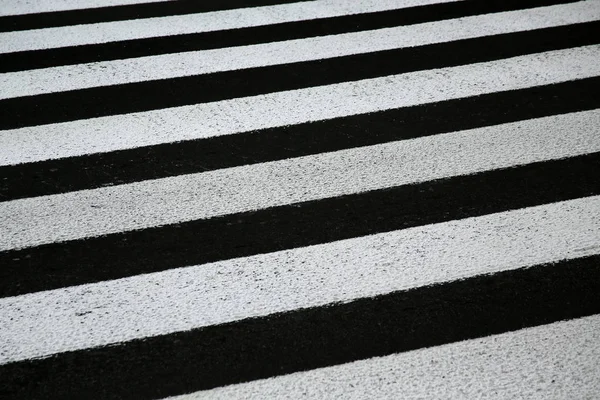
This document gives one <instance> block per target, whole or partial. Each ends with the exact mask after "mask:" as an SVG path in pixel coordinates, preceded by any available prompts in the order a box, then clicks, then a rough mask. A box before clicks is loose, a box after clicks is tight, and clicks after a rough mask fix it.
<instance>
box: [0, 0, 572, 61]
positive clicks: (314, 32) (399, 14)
mask: <svg viewBox="0 0 600 400" xmlns="http://www.w3.org/2000/svg"><path fill="white" fill-rule="evenodd" d="M575 1H578V0H528V1H523V0H510V1H458V2H451V3H442V4H433V5H427V6H419V7H410V8H405V9H399V10H390V11H381V12H375V13H366V14H356V15H347V16H341V17H333V18H322V19H316V20H307V21H297V22H288V23H280V24H272V25H267V26H258V27H249V28H240V29H231V30H223V31H216V32H203V33H196V34H185V35H174V36H164V37H153V38H146V39H135V40H126V41H119V42H111V43H102V44H93V45H85V46H72V47H62V48H55V49H44V50H31V51H22V52H15V53H6V54H0V72H14V71H21V70H27V69H36V68H48V67H56V66H60V65H72V64H80V63H89V62H97V61H108V60H118V59H125V58H135V57H143V56H151V55H157V54H167V53H180V52H186V51H196V50H207V49H216V48H224V47H232V46H244V45H251V44H257V43H268V42H276V41H284V40H293V39H301V38H308V37H316V36H325V35H335V34H340V33H347V32H358V31H365V30H371V29H381V28H389V27H394V26H401V25H412V24H418V23H423V22H432V21H441V20H447V19H452V18H459V17H466V16H472V15H480V14H486V13H493V12H502V11H510V10H518V9H527V8H533V7H538V6H549V5H554V4H563V3H571V2H575Z"/></svg>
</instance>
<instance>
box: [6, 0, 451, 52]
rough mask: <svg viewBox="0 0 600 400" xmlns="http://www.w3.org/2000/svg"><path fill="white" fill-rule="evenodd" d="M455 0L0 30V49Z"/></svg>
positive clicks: (322, 5) (304, 6) (374, 1)
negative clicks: (12, 30) (3, 31)
mask: <svg viewBox="0 0 600 400" xmlns="http://www.w3.org/2000/svg"><path fill="white" fill-rule="evenodd" d="M452 1H456V0H404V1H402V2H399V1H398V0H353V1H350V2H349V1H345V0H320V1H309V2H300V3H293V4H282V5H275V6H264V7H255V8H242V9H235V10H224V11H214V12H206V13H198V14H187V15H175V16H168V17H157V18H145V19H137V20H128V21H114V22H103V23H97V24H86V25H75V26H65V27H58V28H45V29H32V30H27V31H18V32H6V33H0V53H10V52H15V51H24V50H35V49H50V48H56V47H65V46H80V45H84V44H93V43H107V42H116V41H121V40H130V39H141V38H151V37H158V36H171V35H180V34H186V33H197V32H210V31H218V30H224V29H236V28H244V27H250V26H260V25H270V24H276V23H281V22H292V21H302V20H309V19H317V18H328V17H337V16H341V15H350V14H362V13H368V12H376V11H384V10H393V9H399V8H406V7H412V6H419V5H427V4H434V3H447V2H452Z"/></svg>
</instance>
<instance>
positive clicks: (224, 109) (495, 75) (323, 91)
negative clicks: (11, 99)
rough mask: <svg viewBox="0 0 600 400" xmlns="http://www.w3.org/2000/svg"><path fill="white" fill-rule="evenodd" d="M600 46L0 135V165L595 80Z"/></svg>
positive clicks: (1, 133) (61, 124) (19, 130)
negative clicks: (588, 79) (566, 82)
mask: <svg viewBox="0 0 600 400" xmlns="http://www.w3.org/2000/svg"><path fill="white" fill-rule="evenodd" d="M598 59H600V46H586V47H579V48H574V49H567V50H560V51H552V52H547V53H539V54H532V55H527V56H522V57H514V58H510V59H506V60H500V61H493V62H486V63H478V64H470V65H464V66H459V67H453V68H441V69H435V70H427V71H418V72H413V73H407V74H400V75H393V76H388V77H383V78H377V79H367V80H362V81H356V82H345V83H341V84H335V85H327V86H319V87H312V88H307V89H301V90H292V91H285V92H277V93H270V94H266V95H260V96H253V97H245V98H235V99H230V100H224V101H218V102H213V103H202V104H197V105H192V106H184V107H176V108H169V109H163V110H154V111H148V112H139V113H132V114H127V115H115V116H109V117H101V118H92V119H87V120H79V121H73V122H65V123H58V124H49V125H43V126H36V127H26V128H20V129H12V130H4V131H0V165H10V164H19V163H24V162H34V161H41V160H48V159H54V158H62V157H71V156H78V155H83V154H90V153H96V152H108V151H114V150H123V149H130V148H136V147H141V146H149V145H156V144H161V143H168V142H175V141H181V140H190V139H200V138H207V137H214V136H220V135H230V134H235V133H241V132H247V131H252V130H256V129H263V128H271V127H276V126H283V125H290V124H297V123H302V122H307V121H316V120H324V119H329V118H335V117H342V116H347V115H353V114H361V113H368V112H374V111H379V110H386V109H391V108H397V107H407V106H413V105H419V104H427V103H431V102H436V101H442V100H448V99H457V98H462V97H468V96H477V95H481V94H485V93H492V92H497V91H505V90H514V89H523V88H527V87H532V86H538V85H548V84H553V83H558V82H565V81H569V80H574V79H582V78H589V77H594V76H598V75H600V63H598V62H597V61H598Z"/></svg>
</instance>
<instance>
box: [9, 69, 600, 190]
mask: <svg viewBox="0 0 600 400" xmlns="http://www.w3.org/2000/svg"><path fill="white" fill-rule="evenodd" d="M599 89H600V78H598V77H596V78H587V79H581V80H576V81H569V82H564V83H557V84H552V85H547V86H537V87H532V88H526V89H519V90H513V91H506V92H496V93H491V94H484V95H480V96H473V97H467V98H461V99H453V100H446V101H441V102H435V103H428V104H425V105H419V106H411V107H406V108H399V109H393V110H385V111H379V112H376V113H372V114H361V115H353V116H348V117H340V118H335V119H330V120H324V121H315V122H309V123H303V124H297V125H291V126H284V127H277V128H270V129H264V130H259V131H254V132H248V133H242V134H238V135H225V136H217V137H212V138H206V139H197V140H189V141H184V142H177V143H167V144H161V145H155V146H146V147H141V148H135V149H130V150H120V151H114V152H109V153H96V154H90V155H85V156H78V157H69V158H63V159H55V160H48V161H40V162H33V163H24V164H17V165H8V166H0V179H1V180H2V181H3V183H4V184H3V185H2V186H1V187H0V202H2V201H9V200H15V199H19V198H25V197H35V196H43V195H50V194H57V193H65V192H70V191H76V190H83V189H92V188H97V187H103V186H112V185H116V184H125V183H132V182H136V181H141V180H148V179H158V178H165V177H169V176H176V175H183V174H190V173H197V172H204V171H212V170H217V169H221V168H229V167H236V166H241V165H251V164H256V163H262V162H269V161H276V160H283V159H286V158H293V157H301V156H306V155H311V154H318V153H324V152H330V151H338V150H342V149H348V148H355V147H361V146H369V145H375V144H381V143H386V142H391V141H395V140H406V139H413V138H418V137H424V136H430V135H435V134H441V133H446V132H452V131H459V130H465V129H472V128H478V127H484V126H491V125H496V124H501V123H507V122H515V121H521V120H526V119H531V118H539V117H545V116H550V115H557V114H563V113H569V112H577V111H585V110H591V109H595V108H597V107H600V98H599V97H598V96H597V93H598V91H599ZM225 153H226V154H225Z"/></svg>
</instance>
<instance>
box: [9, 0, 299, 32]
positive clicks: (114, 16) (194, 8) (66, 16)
mask: <svg viewBox="0 0 600 400" xmlns="http://www.w3.org/2000/svg"><path fill="white" fill-rule="evenodd" d="M300 1H310V0H219V1H201V0H177V1H161V2H157V3H141V4H129V5H122V6H110V7H98V8H85V9H79V10H67V11H52V12H43V13H36V14H24V15H7V16H2V17H0V32H11V31H24V30H29V29H42V28H54V27H58V26H68V25H80V24H95V23H99V22H110V21H124V20H132V19H142V18H153V17H166V16H169V15H184V14H195V13H202V12H209V11H222V10H232V9H236V8H249V7H261V6H270V5H276V4H288V3H298V2H300Z"/></svg>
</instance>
